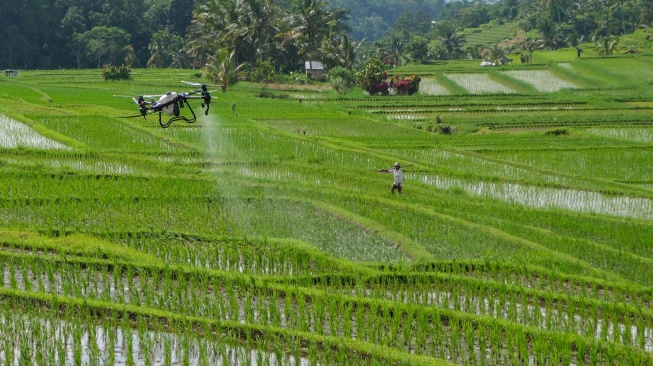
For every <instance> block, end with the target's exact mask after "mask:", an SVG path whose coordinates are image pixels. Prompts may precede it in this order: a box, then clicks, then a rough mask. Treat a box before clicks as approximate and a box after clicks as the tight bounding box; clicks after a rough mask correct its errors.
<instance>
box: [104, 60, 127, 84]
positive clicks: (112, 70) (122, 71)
mask: <svg viewBox="0 0 653 366" xmlns="http://www.w3.org/2000/svg"><path fill="white" fill-rule="evenodd" d="M102 78H103V79H104V80H105V81H106V80H129V79H131V78H132V68H131V66H129V65H124V64H123V65H121V66H120V67H115V66H113V65H111V64H106V65H104V66H102Z"/></svg>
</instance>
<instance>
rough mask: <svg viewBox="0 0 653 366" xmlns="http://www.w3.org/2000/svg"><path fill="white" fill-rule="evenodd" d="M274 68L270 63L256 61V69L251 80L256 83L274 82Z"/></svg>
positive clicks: (250, 75)
mask: <svg viewBox="0 0 653 366" xmlns="http://www.w3.org/2000/svg"><path fill="white" fill-rule="evenodd" d="M274 76H275V75H274V66H272V63H271V62H270V61H261V60H256V63H255V64H254V68H253V69H252V71H251V72H250V74H249V77H250V80H251V81H252V82H255V83H264V84H268V83H271V82H273V81H274Z"/></svg>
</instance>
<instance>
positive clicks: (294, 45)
mask: <svg viewBox="0 0 653 366" xmlns="http://www.w3.org/2000/svg"><path fill="white" fill-rule="evenodd" d="M0 9H2V11H0V24H2V25H3V36H2V37H0V49H1V50H2V52H1V53H0V67H4V68H23V69H37V68H40V69H56V68H89V67H97V68H100V67H102V66H103V65H107V64H109V65H118V64H127V65H130V66H134V67H183V68H191V67H198V68H204V67H205V66H206V65H208V66H209V72H212V73H214V74H215V75H216V77H217V75H218V74H221V75H222V76H223V77H224V75H225V74H226V73H230V74H236V73H238V72H241V73H243V72H246V73H247V74H248V75H249V76H251V75H252V74H253V73H255V78H258V79H261V80H265V79H266V78H269V75H270V73H285V74H292V73H297V72H298V71H299V70H302V69H303V66H304V61H306V60H320V61H322V62H323V63H324V65H325V66H327V67H328V68H329V69H332V68H335V67H343V68H347V69H352V68H356V67H360V65H362V64H363V63H364V62H365V61H366V60H367V59H369V58H372V57H374V58H378V59H381V60H384V62H387V63H394V64H401V63H405V62H424V61H430V60H437V59H452V58H461V57H479V56H480V50H478V49H476V50H474V49H470V48H469V47H467V46H466V41H465V38H464V37H463V36H462V35H461V31H462V30H463V29H464V28H470V27H478V26H479V25H481V24H486V23H492V22H495V23H502V22H515V23H517V24H519V26H520V27H521V28H522V29H523V30H525V31H531V30H537V33H538V35H539V37H538V39H537V42H535V41H533V42H532V44H525V45H523V47H524V48H529V47H530V48H533V47H538V48H548V49H555V48H558V47H562V46H566V45H575V44H577V43H578V42H580V41H581V40H590V39H591V40H594V41H596V43H597V45H601V44H604V45H610V44H612V43H611V42H614V38H615V37H618V36H619V35H623V34H626V33H630V32H632V31H633V30H634V29H636V28H638V27H640V26H644V25H648V24H651V23H652V19H653V0H500V1H497V2H491V3H488V2H486V1H484V0H476V1H454V2H445V1H444V0H402V1H399V0H360V1H346V0H330V1H329V0H32V1H30V2H26V1H9V0H0ZM227 71H229V72H227Z"/></svg>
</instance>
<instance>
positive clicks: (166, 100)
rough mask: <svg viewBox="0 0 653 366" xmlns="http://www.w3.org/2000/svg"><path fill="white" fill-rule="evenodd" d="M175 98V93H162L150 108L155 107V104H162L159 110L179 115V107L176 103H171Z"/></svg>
mask: <svg viewBox="0 0 653 366" xmlns="http://www.w3.org/2000/svg"><path fill="white" fill-rule="evenodd" d="M175 98H177V93H175V92H167V93H165V94H164V95H162V96H161V98H159V100H158V101H157V102H156V104H154V105H153V106H152V108H157V106H161V105H163V107H162V108H161V112H164V113H166V114H169V115H171V116H177V115H179V107H178V106H177V103H173V102H174V101H175Z"/></svg>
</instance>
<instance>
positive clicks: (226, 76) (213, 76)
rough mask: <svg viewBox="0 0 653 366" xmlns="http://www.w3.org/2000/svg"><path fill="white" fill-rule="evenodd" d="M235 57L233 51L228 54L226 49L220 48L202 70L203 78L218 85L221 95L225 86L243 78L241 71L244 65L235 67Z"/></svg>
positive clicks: (225, 88) (225, 89) (224, 90)
mask: <svg viewBox="0 0 653 366" xmlns="http://www.w3.org/2000/svg"><path fill="white" fill-rule="evenodd" d="M235 56H236V52H235V51H231V52H229V50H228V49H226V48H221V49H220V50H218V52H216V54H215V55H213V56H210V57H209V60H208V62H207V64H206V67H205V69H204V76H205V77H206V78H207V79H209V80H211V82H214V83H218V84H220V86H221V88H222V92H223V93H224V92H226V91H227V86H229V85H231V84H234V83H236V82H237V81H238V79H240V78H242V77H244V75H243V73H242V69H243V68H244V67H245V64H240V65H236V62H235V58H236V57H235Z"/></svg>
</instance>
